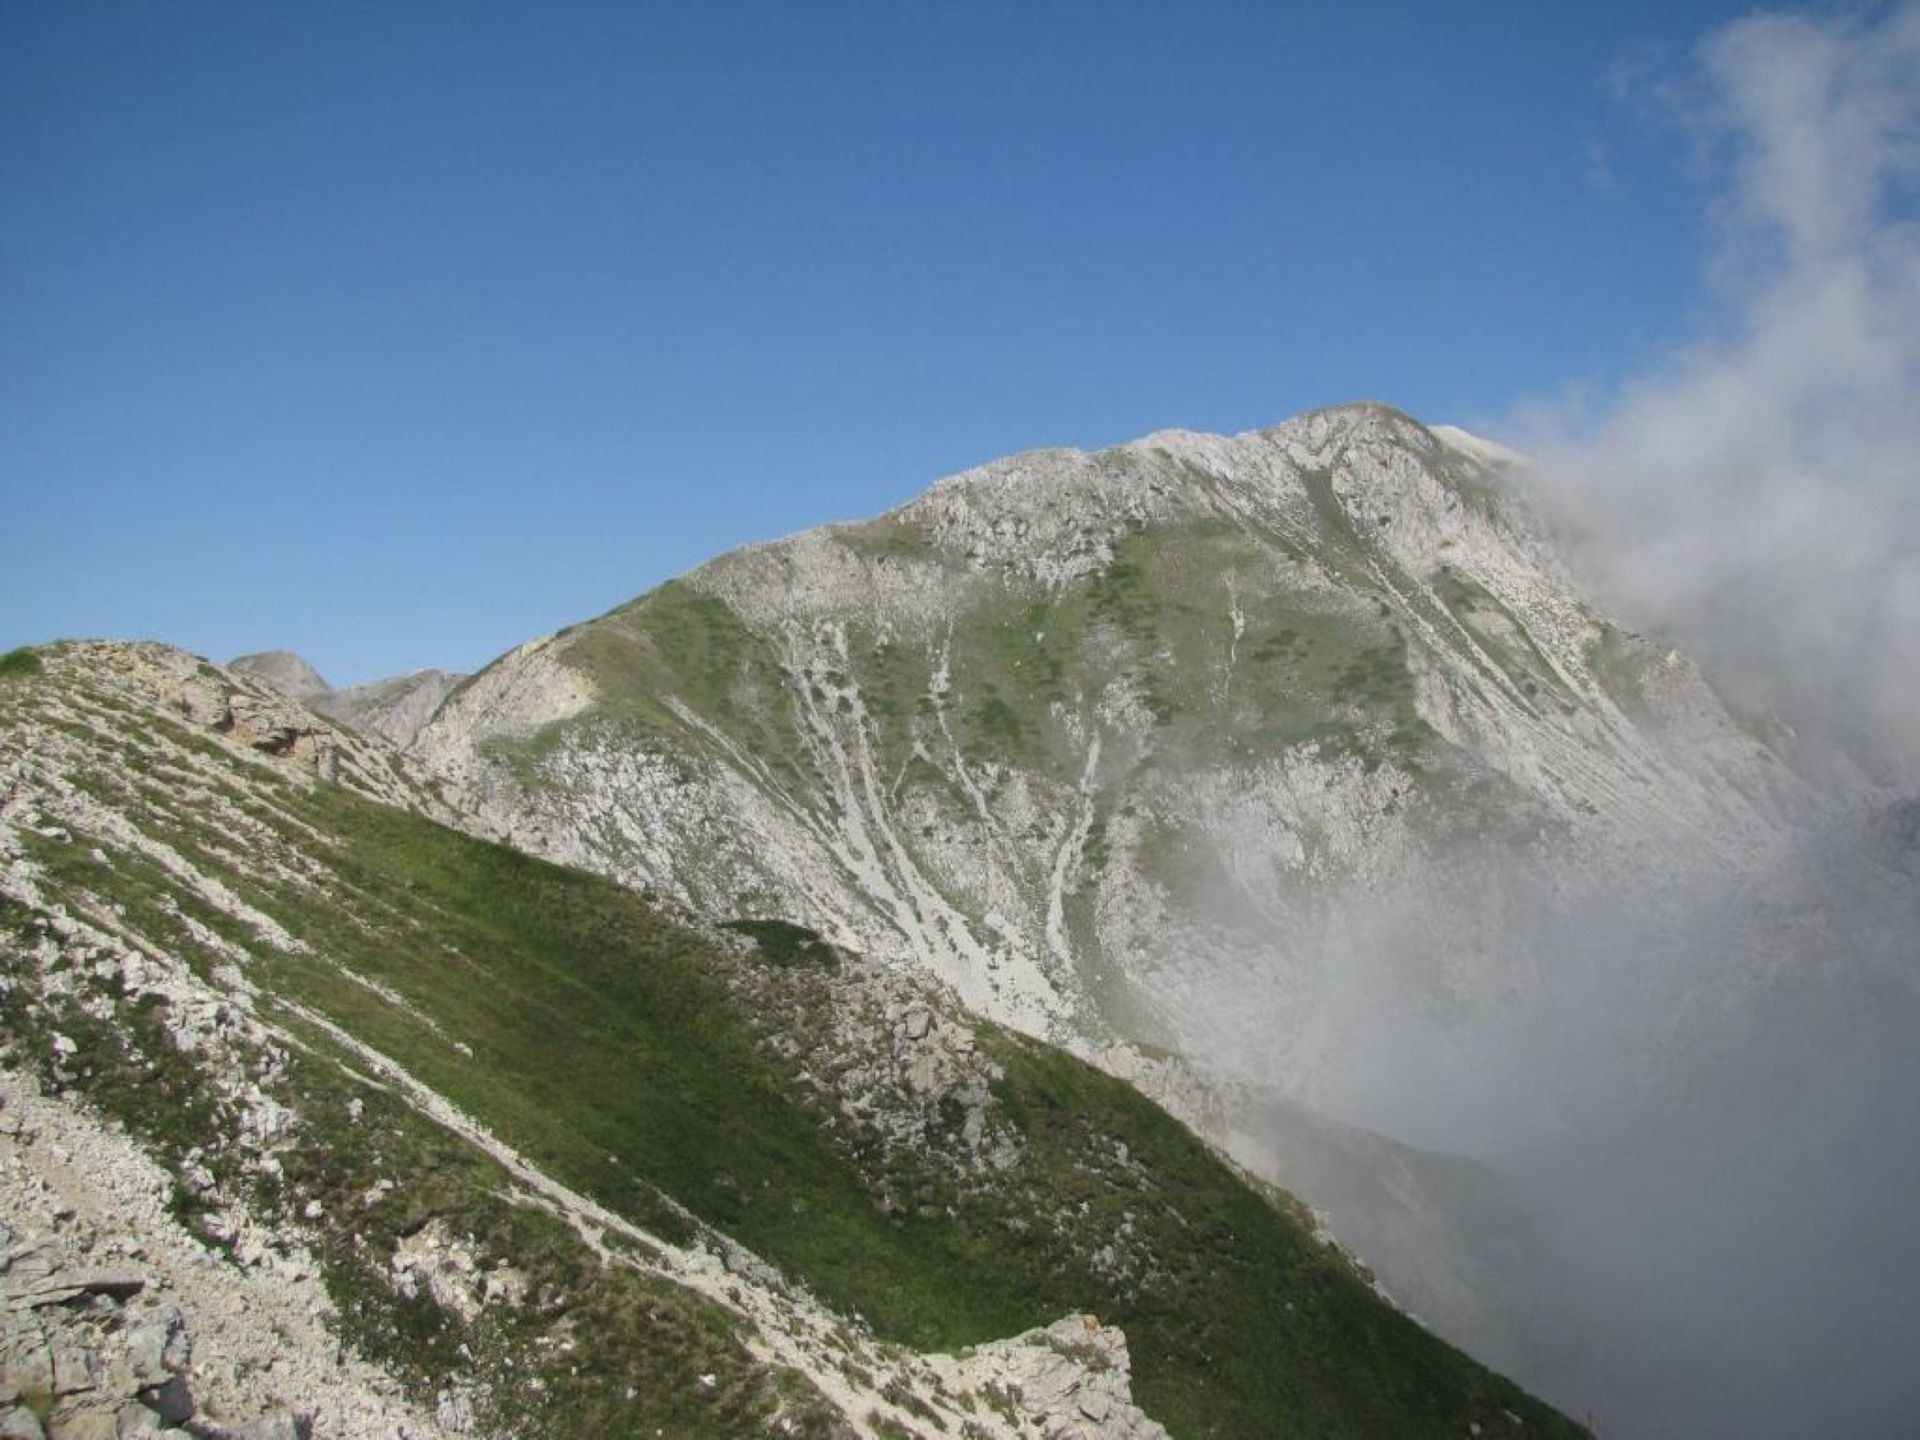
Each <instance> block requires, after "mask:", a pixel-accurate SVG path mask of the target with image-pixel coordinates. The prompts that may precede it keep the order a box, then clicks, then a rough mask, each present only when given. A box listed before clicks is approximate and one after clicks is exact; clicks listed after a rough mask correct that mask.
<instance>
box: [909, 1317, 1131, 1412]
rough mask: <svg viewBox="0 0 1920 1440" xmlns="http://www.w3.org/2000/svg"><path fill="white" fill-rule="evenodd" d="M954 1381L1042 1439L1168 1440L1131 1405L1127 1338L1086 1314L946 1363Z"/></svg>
mask: <svg viewBox="0 0 1920 1440" xmlns="http://www.w3.org/2000/svg"><path fill="white" fill-rule="evenodd" d="M947 1369H948V1373H949V1374H950V1376H951V1377H952V1379H953V1380H954V1381H955V1382H957V1383H959V1384H962V1385H965V1386H967V1387H969V1388H971V1389H974V1390H977V1391H979V1392H980V1393H981V1394H982V1395H984V1396H986V1397H987V1401H988V1403H989V1404H994V1403H998V1404H1001V1405H1004V1406H1007V1407H1008V1408H1010V1409H1014V1408H1017V1409H1018V1410H1020V1411H1022V1412H1024V1413H1026V1414H1028V1415H1030V1416H1032V1417H1033V1418H1034V1422H1035V1428H1036V1429H1037V1430H1038V1431H1039V1433H1040V1434H1042V1435H1044V1436H1046V1437H1047V1440H1167V1432H1166V1430H1165V1429H1163V1428H1162V1427H1161V1426H1160V1425H1159V1424H1158V1423H1157V1422H1156V1421H1154V1420H1153V1419H1151V1418H1150V1417H1149V1416H1148V1415H1147V1414H1146V1413H1145V1412H1144V1411H1143V1410H1141V1409H1140V1408H1139V1407H1138V1406H1137V1405H1135V1404H1134V1403H1133V1396H1132V1393H1131V1390H1130V1387H1129V1385H1128V1376H1129V1374H1130V1372H1131V1370H1132V1363H1131V1361H1130V1359H1129V1357H1128V1354H1127V1337H1126V1336H1125V1335H1123V1334H1121V1333H1120V1331H1119V1330H1117V1329H1115V1328H1114V1327H1113V1326H1111V1325H1102V1324H1101V1323H1100V1322H1099V1320H1097V1319H1096V1318H1095V1317H1093V1316H1092V1315H1069V1316H1067V1317H1066V1318H1065V1319H1062V1320H1058V1321H1056V1322H1055V1323H1054V1324H1052V1325H1049V1326H1047V1327H1045V1328H1044V1329H1039V1330H1029V1331H1027V1332H1026V1333H1025V1334H1024V1335H1016V1336H1014V1337H1013V1338H1012V1339H1011V1340H1002V1341H999V1342H998V1343H996V1344H993V1345H982V1346H980V1347H979V1348H978V1349H975V1350H970V1351H967V1352H966V1353H965V1354H963V1355H960V1356H957V1357H955V1358H954V1359H953V1360H952V1361H950V1362H947Z"/></svg>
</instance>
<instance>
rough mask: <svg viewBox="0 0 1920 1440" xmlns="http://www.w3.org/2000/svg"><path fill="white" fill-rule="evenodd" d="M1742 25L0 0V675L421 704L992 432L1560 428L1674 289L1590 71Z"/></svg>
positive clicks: (1689, 281)
mask: <svg viewBox="0 0 1920 1440" xmlns="http://www.w3.org/2000/svg"><path fill="white" fill-rule="evenodd" d="M1746 8H1747V7H1744V6H1733V5H1712V4H1693V5H1685V4H1678V3H1661V4H1639V3H1608V4H1605V5H1598V4H1596V5H1563V4H1546V5H1542V4H1538V3H1511V4H1487V5H1455V6H1434V5H1430V4H1410V5H1388V4H1374V5H1365V4H1357V5H1346V6H1340V7H1332V6H1318V5H1315V6H1308V5H1282V4H1261V5H1226V4H1191V5H1186V4H1183V5H1172V4H1168V5H1163V6H1147V5H1133V4H1124V3H1110V4H1100V5H1074V4H1033V3H1026V4H1020V5H1006V6H1002V5H997V4H991V3H979V4H969V5H964V6H962V5H948V6H938V7H935V6H930V5H924V4H891V5H881V4H872V5H852V4H849V5H792V4H778V5H766V6H757V5H714V6H674V7H667V6H647V5H639V4H608V5H597V4H595V5H589V4H562V3H548V4H539V5H534V4H530V3H529V4H522V5H481V4H472V3H461V4H449V5H436V4H429V3H424V0H412V3H407V4H404V5H376V6H356V5H351V4H328V5H324V6H319V5H309V6H293V5H281V4H267V5H259V4H244V5H242V4H233V5H179V6H149V5H127V6H114V5H100V4H85V3H75V4H60V5H51V4H46V5H41V4H29V3H25V0H19V3H13V4H9V5H5V6H0V507H3V508H0V547H3V549H0V555H3V556H4V563H0V647H5V646H7V645H12V644H15V643H21V642H30V641H40V640H45V639H49V638H52V637H54V636H58V635H74V634H114V635H130V636H151V637H155V638H162V639H166V640H170V641H173V642H175V643H178V644H182V645H185V646H187V647H189V648H192V649H195V650H199V651H202V652H204V653H209V654H212V655H214V656H216V657H221V658H224V657H226V656H229V655H232V654H234V653H237V652H240V651H243V650H249V649H258V648H266V647H272V646H286V647H289V648H293V649H297V650H300V651H301V652H302V653H304V654H306V655H308V656H309V657H310V658H311V659H312V660H314V662H315V663H316V664H317V665H318V666H319V667H320V668H321V670H322V671H323V672H324V673H325V674H326V675H327V676H328V677H329V678H330V679H333V680H334V681H335V682H336V683H346V682H352V681H357V680H363V679H368V678H372V677H373V676H375V675H379V674H383V673H388V672H392V671H396V670H400V669H407V668H413V667H415V666H420V665H429V664H433V665H445V666H449V667H454V668H470V667H473V666H476V665H478V664H480V663H482V662H483V661H485V660H486V659H487V658H489V657H490V656H491V655H493V654H495V653H497V652H498V651H500V650H502V649H504V648H506V647H507V646H509V645H511V644H513V643H516V642H517V641H519V640H521V639H523V638H526V637H528V636H530V635H533V634H536V633H539V632H542V631H545V630H549V629H552V628H554V627H556V626H558V625H561V624H565V623H567V622H569V621H571V620H575V619H579V618H583V617H584V616H586V615H589V614H593V613H597V612H599V611H601V610H604V609H606V608H608V607H609V606H611V605H614V604H617V603H619V602H620V601H622V600H624V599H626V598H628V597H630V596H631V595H633V594H635V593H638V592H639V591H641V590H643V589H645V588H647V587H648V586H650V585H652V584H654V583H656V582H658V581H659V580H662V579H664V578H666V577H667V576H669V575H671V574H674V573H676V572H678V571H680V570H683V569H685V568H687V567H688V566H690V565H692V564H695V563H697V562H698V561H700V560H701V559H703V558H705V557H707V556H709V555H711V554H714V553H717V552H719V551H722V550H725V549H728V548H730V547H732V546H734V545H736V544H739V543H741V542H744V541H747V540H752V539H762V538H768V537H771V536H775V535H779V534H784V533H786V532H789V531H792V530H795V529H799V528H802V527H804V526H806V525H809V524H814V523H817V522H820V521H823V520H828V519H834V518H846V517H852V516H859V515H864V514H869V513H873V512H875V511H878V510H880V509H884V508H886V507H887V506H889V505H892V504H896V503H898V502H900V501H902V500H904V499H906V498H908V497H909V496H910V495H912V494H914V493H916V492H917V491H919V490H920V489H922V488H924V486H925V485H926V484H927V483H928V482H930V481H931V480H933V479H935V478H936V477H938V476H940V475H942V474H945V473H948V472H951V471H953V470H956V469H960V468H963V467H965V466H966V465H969V464H972V463H976V462H979V461H982V460H986V459H989V458H991V457H993V456H995V455H999V454H1003V453H1006V452H1008V451H1011V450H1016V449H1021V448H1025V447H1029V446H1034V445H1042V444H1072V445H1083V446H1095V445H1100V444H1106V443H1111V442H1115V441H1119V440H1124V439H1127V438H1129V437H1131V436H1134V435H1137V434H1141V433H1144V432H1146V431H1149V430H1153V429H1157V428H1161V427H1165V426H1175V425H1178V426H1186V427H1190V428H1197V429H1216V430H1236V429H1244V428H1247V427H1250V426H1256V425H1263V424H1269V423H1272V422H1274V421H1277V420H1280V419H1282V418H1284V417H1286V416H1287V415H1290V414H1293V413H1296V412H1298V411H1300V410H1302V409H1306V408H1310V407H1312V406H1315V405H1320V404H1325V403H1330V402H1335V401H1340V400H1346V399H1356V398H1377V399H1384V400H1388V401H1391V402H1393V403H1395V404H1398V405H1401V406H1403V407H1404V408H1406V409H1408V410H1410V411H1412V412H1414V413H1415V414H1417V415H1420V416H1422V417H1423V418H1427V419H1431V420H1452V421H1457V422H1463V423H1467V424H1470V425H1471V424H1474V423H1476V422H1479V423H1482V424H1486V423H1488V422H1489V421H1490V420H1491V421H1497V418H1498V417H1500V416H1502V415H1504V414H1507V413H1509V412H1510V411H1511V410H1512V409H1513V408H1514V407H1515V406H1516V405H1517V404H1519V403H1522V402H1524V401H1527V400H1529V399H1532V398H1538V397H1542V396H1548V397H1551V396H1554V395H1557V394H1560V393H1561V392H1562V391H1563V390H1565V389H1566V388H1567V387H1569V386H1575V387H1593V388H1597V389H1600V390H1604V389H1605V388H1606V387H1607V386H1608V385H1609V384H1610V383H1612V382H1613V381H1615V380H1616V379H1617V378H1618V377H1620V376H1621V375H1623V374H1626V373H1629V372H1630V371H1632V370H1634V369H1635V368H1637V367H1640V366H1643V365H1645V364H1647V363H1648V362H1649V361H1650V359H1652V358H1654V357H1658V356H1659V355H1661V354H1663V353H1664V352H1666V351H1667V350H1668V349H1670V348H1671V347H1672V346H1673V345H1674V344H1675V343H1676V342H1677V341H1678V340H1679V339H1681V338H1683V337H1684V336H1686V335H1688V334H1691V333H1693V332H1694V331H1695V330H1696V329H1697V328H1698V326H1699V325H1700V323H1701V316H1702V313H1703V311H1704V310H1705V309H1706V307H1707V306H1708V303H1709V299H1710V297H1709V293H1708V291H1707V290H1706V288H1705V287H1706V281H1705V279H1704V275H1705V264H1704V258H1705V256H1706V255H1707V253H1708V251H1709V249H1710V245H1709V240H1708V235H1707V230H1706V226H1707V223H1708V222H1707V218H1706V217H1707V213H1708V212H1707V203H1706V200H1707V195H1708V193H1709V177H1708V176H1707V175H1706V174H1704V173H1703V171H1702V168H1701V166H1700V165H1699V164H1698V163H1697V161H1696V159H1695V158H1694V157H1692V156H1691V155H1690V153H1689V149H1688V146H1687V145H1686V144H1685V143H1684V141H1683V139H1682V137H1680V136H1679V135H1678V133H1677V132H1676V131H1675V130H1673V129H1671V128H1669V127H1666V126H1663V125H1661V124H1659V123H1657V122H1655V121H1652V120H1650V119H1649V118H1648V116H1647V114H1646V113H1645V108H1646V107H1645V106H1644V105H1641V104H1637V103H1635V102H1634V101H1632V100H1630V99H1625V100H1623V99H1622V98H1621V96H1620V95H1619V94H1618V93H1617V87H1616V86H1615V85H1613V84H1612V83H1610V76H1613V75H1615V74H1617V73H1619V72H1620V71H1621V69H1622V68H1623V67H1624V68H1626V69H1630V70H1637V69H1644V68H1646V67H1647V66H1649V65H1651V66H1653V67H1655V68H1656V69H1657V68H1659V67H1660V66H1662V65H1672V64H1677V63H1678V62H1679V61H1680V60H1681V59H1684V57H1685V56H1686V54H1687V53H1688V51H1689V48H1690V47H1691V46H1692V45H1693V44H1694V43H1695V41H1696V40H1697V38H1698V37H1699V36H1700V35H1701V34H1702V33H1703V32H1705V31H1706V30H1708V29H1709V28H1711V27H1713V26H1715V25H1718V24H1720V23H1723V22H1725V21H1726V20H1729V19H1731V18H1733V17H1735V16H1737V15H1739V14H1741V13H1743V11H1744V10H1745V9H1746ZM1336 12H1337V13H1336Z"/></svg>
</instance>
